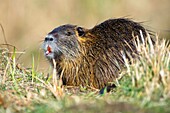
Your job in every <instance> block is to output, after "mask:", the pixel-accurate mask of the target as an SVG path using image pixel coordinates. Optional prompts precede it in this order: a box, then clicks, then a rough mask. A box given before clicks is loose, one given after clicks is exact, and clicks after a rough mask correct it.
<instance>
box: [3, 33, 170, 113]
mask: <svg viewBox="0 0 170 113" xmlns="http://www.w3.org/2000/svg"><path fill="white" fill-rule="evenodd" d="M141 35H142V34H141ZM142 40H143V43H142V44H140V43H139V41H137V42H134V43H135V44H136V47H137V49H138V51H139V56H138V58H137V59H133V58H131V59H130V62H129V61H128V60H127V58H126V56H125V55H124V54H122V55H123V58H124V60H125V66H126V69H125V70H124V71H123V72H122V73H121V76H122V78H121V79H120V80H119V85H118V86H117V87H116V88H115V89H114V90H113V91H112V92H110V93H105V94H104V95H99V93H98V91H96V90H94V89H91V88H89V87H81V86H80V87H63V86H62V85H61V84H62V83H61V82H62V81H61V78H57V77H56V68H55V66H54V70H53V72H52V74H49V77H48V78H46V74H45V73H41V72H38V71H37V67H36V65H35V63H36V62H35V61H36V60H35V57H33V59H32V67H31V68H25V67H23V66H22V64H19V63H18V62H17V60H16V59H17V56H18V54H19V53H20V52H18V51H17V50H16V49H15V48H14V49H12V50H9V49H7V48H3V47H0V112H2V113H3V112H14V113H15V112H25V113H46V112H50V113H56V112H61V113H65V112H66V113H72V112H77V113H85V112H86V113H87V112H88V113H93V112H98V113H103V112H106V113H110V112H122V113H130V112H139V113H147V112H154V113H162V112H164V113H168V112H170V108H169V106H170V84H169V83H170V45H168V42H167V41H166V40H158V36H156V40H155V44H153V43H152V41H151V38H150V36H149V35H148V38H146V40H144V39H142ZM128 58H130V56H128ZM54 64H55V61H54Z"/></svg>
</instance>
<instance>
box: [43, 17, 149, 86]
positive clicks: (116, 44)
mask: <svg viewBox="0 0 170 113" xmlns="http://www.w3.org/2000/svg"><path fill="white" fill-rule="evenodd" d="M140 31H141V32H142V34H143V37H144V38H145V37H146V35H147V34H146V30H145V28H144V27H143V26H141V25H140V23H137V22H134V21H132V20H130V19H126V18H117V19H109V20H106V21H104V22H103V23H101V24H99V25H96V26H94V27H93V28H92V29H86V28H83V27H80V26H77V25H71V24H66V25H62V26H59V27H57V28H55V29H54V30H52V31H51V32H50V33H48V35H47V36H46V37H45V40H44V42H43V46H42V48H43V50H44V53H45V56H46V58H47V59H48V60H49V62H50V63H51V64H52V65H53V59H54V60H55V61H56V70H57V75H58V76H59V77H62V81H63V84H64V85H68V86H70V85H71V86H80V85H82V86H90V87H94V88H97V89H101V88H104V87H105V86H109V83H110V82H114V81H115V80H116V79H117V78H118V77H119V73H120V71H121V69H122V68H123V67H124V60H123V56H122V52H124V53H128V54H129V55H131V56H134V57H135V54H137V53H138V52H137V49H136V47H135V45H134V41H135V40H136V38H137V37H136V36H138V37H139V39H141V35H140ZM127 56H128V55H127Z"/></svg>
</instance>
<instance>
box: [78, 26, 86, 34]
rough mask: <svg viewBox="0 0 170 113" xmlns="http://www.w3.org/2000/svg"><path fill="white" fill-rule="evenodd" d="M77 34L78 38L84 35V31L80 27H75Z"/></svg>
mask: <svg viewBox="0 0 170 113" xmlns="http://www.w3.org/2000/svg"><path fill="white" fill-rule="evenodd" d="M77 32H78V35H79V36H84V35H85V30H84V29H83V28H82V27H77Z"/></svg>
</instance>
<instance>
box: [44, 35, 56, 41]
mask: <svg viewBox="0 0 170 113" xmlns="http://www.w3.org/2000/svg"><path fill="white" fill-rule="evenodd" d="M53 40H54V38H53V37H48V36H47V37H45V41H53Z"/></svg>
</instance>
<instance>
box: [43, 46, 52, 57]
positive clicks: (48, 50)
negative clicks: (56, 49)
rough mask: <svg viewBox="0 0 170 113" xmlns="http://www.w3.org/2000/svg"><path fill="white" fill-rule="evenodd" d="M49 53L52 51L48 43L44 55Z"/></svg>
mask: <svg viewBox="0 0 170 113" xmlns="http://www.w3.org/2000/svg"><path fill="white" fill-rule="evenodd" d="M50 53H52V49H51V47H50V46H49V45H48V46H47V51H46V52H45V55H49V54H50Z"/></svg>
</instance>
